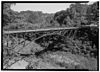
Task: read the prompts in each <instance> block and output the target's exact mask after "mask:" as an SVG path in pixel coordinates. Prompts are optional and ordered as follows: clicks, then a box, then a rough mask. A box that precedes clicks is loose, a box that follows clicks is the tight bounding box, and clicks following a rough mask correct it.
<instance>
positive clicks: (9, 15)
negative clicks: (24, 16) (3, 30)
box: [3, 3, 16, 26]
mask: <svg viewBox="0 0 100 72" xmlns="http://www.w3.org/2000/svg"><path fill="white" fill-rule="evenodd" d="M13 4H14V3H3V26H5V25H8V23H12V22H13V21H14V19H15V14H16V12H14V11H13V10H11V5H13Z"/></svg>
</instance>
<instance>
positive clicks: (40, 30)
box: [3, 25, 98, 34]
mask: <svg viewBox="0 0 100 72" xmlns="http://www.w3.org/2000/svg"><path fill="white" fill-rule="evenodd" d="M86 27H98V26H97V25H85V26H81V27H58V28H48V29H47V28H45V29H35V30H17V31H3V34H13V33H26V32H44V31H56V30H57V31H58V30H74V29H79V28H86Z"/></svg>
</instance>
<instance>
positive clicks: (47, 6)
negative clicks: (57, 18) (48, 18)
mask: <svg viewBox="0 0 100 72" xmlns="http://www.w3.org/2000/svg"><path fill="white" fill-rule="evenodd" d="M92 3H93V2H89V4H92ZM70 4H71V3H16V5H14V6H12V7H11V9H13V10H14V11H18V12H20V11H26V10H31V11H42V12H43V13H55V12H57V11H60V10H66V9H67V8H68V7H69V6H70Z"/></svg>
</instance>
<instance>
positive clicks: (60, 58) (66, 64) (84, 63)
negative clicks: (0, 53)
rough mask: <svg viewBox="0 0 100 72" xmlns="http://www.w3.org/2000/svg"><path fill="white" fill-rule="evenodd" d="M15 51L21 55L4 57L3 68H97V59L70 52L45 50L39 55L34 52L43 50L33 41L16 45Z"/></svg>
mask: <svg viewBox="0 0 100 72" xmlns="http://www.w3.org/2000/svg"><path fill="white" fill-rule="evenodd" d="M14 50H15V51H18V52H19V53H20V54H21V55H13V56H11V58H6V59H4V66H3V68H4V69H74V70H75V69H87V70H97V60H96V59H95V58H89V57H88V58H87V57H84V56H81V55H78V54H72V53H70V52H64V51H55V52H51V51H48V52H45V53H43V54H41V55H39V56H35V55H34V53H35V52H38V51H40V50H43V48H42V47H41V46H39V45H38V44H36V43H34V41H32V42H31V43H27V46H25V47H24V48H20V45H19V46H17V47H16V48H15V49H14Z"/></svg>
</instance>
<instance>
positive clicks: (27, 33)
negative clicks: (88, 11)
mask: <svg viewBox="0 0 100 72" xmlns="http://www.w3.org/2000/svg"><path fill="white" fill-rule="evenodd" d="M91 27H93V28H95V27H96V28H98V26H97V25H85V26H81V27H59V28H46V29H35V30H16V31H3V40H2V43H3V45H4V43H5V42H4V41H6V45H5V46H6V47H8V48H9V47H13V49H14V48H16V47H17V46H19V45H21V44H23V47H22V48H24V47H25V46H27V45H28V44H30V43H31V41H33V40H34V41H40V40H39V39H41V38H42V40H43V37H45V38H46V36H47V37H48V36H49V35H51V36H52V35H55V34H56V35H58V36H59V37H60V35H62V36H63V35H64V34H66V32H68V35H69V36H73V35H74V34H75V32H76V30H77V29H81V28H91ZM45 32H46V33H45ZM51 36H50V37H51ZM22 38H23V40H22V41H21V39H22ZM45 40H46V39H45ZM26 41H30V42H29V43H26ZM9 42H11V43H10V45H9ZM14 43H15V44H16V45H14ZM15 53H18V52H15Z"/></svg>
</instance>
